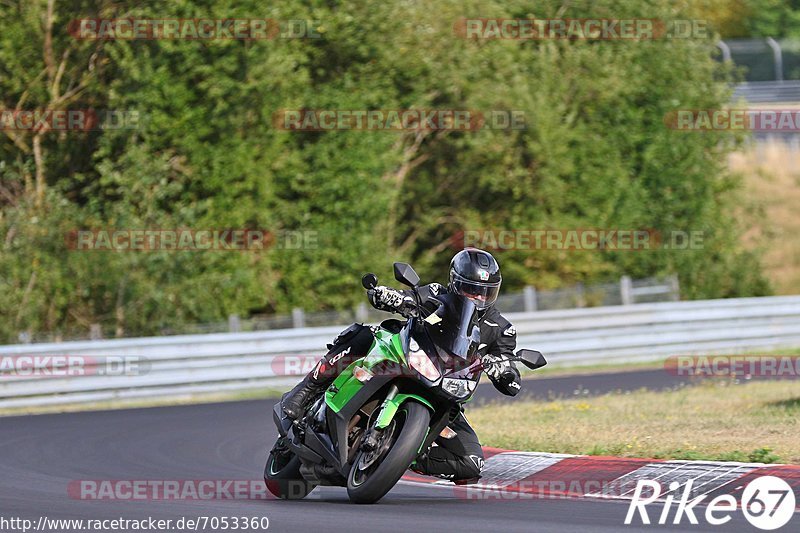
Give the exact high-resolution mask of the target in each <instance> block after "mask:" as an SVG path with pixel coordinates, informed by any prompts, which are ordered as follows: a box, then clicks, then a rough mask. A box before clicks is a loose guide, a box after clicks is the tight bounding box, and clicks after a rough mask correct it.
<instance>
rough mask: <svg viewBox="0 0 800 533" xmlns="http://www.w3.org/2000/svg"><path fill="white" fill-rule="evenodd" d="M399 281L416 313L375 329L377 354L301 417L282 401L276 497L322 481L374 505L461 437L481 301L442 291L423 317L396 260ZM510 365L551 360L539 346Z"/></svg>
mask: <svg viewBox="0 0 800 533" xmlns="http://www.w3.org/2000/svg"><path fill="white" fill-rule="evenodd" d="M394 275H395V279H397V281H399V282H400V283H402V284H404V285H406V286H408V287H411V289H412V293H413V294H414V297H415V299H416V302H417V312H416V313H414V314H415V315H416V316H412V317H411V318H409V319H408V320H406V321H405V322H403V321H400V320H397V319H388V320H384V321H383V322H382V323H381V324H380V326H379V327H373V328H372V329H373V334H374V341H373V343H372V346H371V348H370V350H369V351H368V353H367V354H366V355H365V356H364V357H362V358H360V359H358V360H356V361H354V362H353V363H352V364H350V365H349V366H348V367H347V368H346V369H344V370H343V371H342V373H341V374H340V375H339V376H337V378H336V379H335V380H334V381H333V383H332V384H331V385H330V386H329V387H328V389H327V390H326V391H325V392H324V393H323V394H322V395H321V396H320V397H319V398H318V399H317V400H316V401H314V402H312V403H311V405H309V406H308V407H307V408H306V410H305V413H304V414H303V416H302V417H300V418H299V419H298V420H296V421H295V420H292V419H290V418H289V417H287V416H286V414H285V413H284V412H283V409H282V404H283V398H282V399H281V402H279V403H276V404H275V407H274V410H273V420H274V422H275V425H276V426H277V428H278V433H279V437H278V439H277V441H276V442H275V445H274V446H273V448H272V450H271V451H270V452H269V455H268V457H267V463H266V465H265V468H264V481H265V482H266V485H267V489H268V490H269V491H270V492H271V493H272V494H273V495H274V496H276V497H278V498H282V499H302V498H304V497H305V496H307V495H308V494H309V493H310V492H311V491H312V490H313V489H314V488H315V487H316V486H318V485H329V486H344V487H347V494H348V496H349V498H350V500H351V501H352V502H355V503H374V502H376V501H378V500H380V499H381V498H382V497H383V496H384V495H385V494H386V493H387V492H389V490H391V489H392V487H394V485H395V484H396V483H397V482H398V481H399V480H400V478H401V477H402V476H403V474H404V473H405V471H406V470H407V469H408V468H409V466H411V465H412V463H413V461H414V460H415V459H416V458H417V457H418V456H419V455H420V454H421V453H422V452H424V451H426V450H428V449H429V448H430V446H431V445H432V444H433V442H434V441H435V440H436V439H437V438H439V437H440V436H441V437H443V438H448V437H449V438H452V437H453V436H455V432H454V431H453V430H452V429H450V428H449V427H448V423H451V422H452V421H453V420H455V418H456V417H457V416H458V414H459V413H460V412H461V410H462V406H463V404H464V403H465V402H467V401H469V400H470V398H471V397H472V395H473V393H474V392H475V390H476V388H477V385H478V382H479V380H480V377H481V373H482V370H483V366H482V363H481V359H480V357H479V356H478V354H477V352H478V346H479V344H480V328H479V326H478V316H477V312H476V311H477V310H476V308H475V304H474V303H473V302H472V301H471V300H469V299H468V298H465V297H463V296H459V295H455V294H449V293H447V294H441V295H439V296H437V297H436V301H437V305H438V308H437V310H436V311H435V312H433V313H431V314H430V315H428V316H427V317H423V316H422V306H421V304H420V298H419V294H418V292H417V288H418V287H419V281H420V278H419V276H418V275H417V273H416V272H415V271H414V269H413V268H412V267H411V266H410V265H408V264H406V263H394ZM377 281H378V279H377V277H376V276H375V275H374V274H366V275H365V276H364V277H363V278H362V285H363V286H364V288H365V289H371V288H374V287H375V286H376V285H377ZM509 360H510V361H517V362H520V363H522V364H523V365H525V366H526V367H528V368H530V369H532V370H535V369H537V368H541V367H543V366H545V365H546V364H547V361H546V360H545V358H544V356H543V355H542V354H541V353H540V352H538V351H535V350H525V349H523V350H519V351H518V352H517V353H516V354H515V355H514V356H511V357H509ZM299 386H300V385H298V387H299ZM290 393H291V392H290ZM290 393H287V394H290ZM285 397H286V395H284V398H285Z"/></svg>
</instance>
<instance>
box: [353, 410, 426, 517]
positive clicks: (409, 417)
mask: <svg viewBox="0 0 800 533" xmlns="http://www.w3.org/2000/svg"><path fill="white" fill-rule="evenodd" d="M430 422H431V415H430V412H429V411H428V409H427V408H426V407H425V406H423V405H422V404H420V403H417V402H413V401H409V402H406V403H404V404H403V405H402V406H401V407H400V409H398V411H397V414H396V415H395V417H394V419H392V422H391V423H390V424H389V425H388V426H387V427H386V428H385V429H383V430H381V432H380V435H378V445H377V446H376V447H375V449H374V450H372V451H370V452H365V451H363V450H362V451H360V452H358V454H357V455H356V457H355V460H354V461H353V466H352V467H351V468H350V473H349V474H348V476H347V494H348V496H350V500H351V501H353V502H355V503H375V502H376V501H378V500H380V499H381V498H383V496H385V495H386V493H387V492H389V491H390V490H391V489H392V487H394V486H395V484H396V483H397V482H398V481H399V480H400V478H401V477H403V473H404V472H405V471H406V470H407V469H408V467H409V466H410V465H411V463H412V462H413V461H414V459H416V457H417V453H418V452H419V448H420V446H422V443H423V441H424V440H425V437H426V436H427V435H428V427H429V425H430Z"/></svg>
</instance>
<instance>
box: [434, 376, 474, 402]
mask: <svg viewBox="0 0 800 533" xmlns="http://www.w3.org/2000/svg"><path fill="white" fill-rule="evenodd" d="M442 388H443V389H444V390H446V391H447V392H448V393H449V394H452V395H453V396H455V397H456V398H466V397H467V396H469V394H470V393H471V392H472V391H474V390H475V382H474V381H472V380H471V379H454V378H444V379H443V380H442Z"/></svg>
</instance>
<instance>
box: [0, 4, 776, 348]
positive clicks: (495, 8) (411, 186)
mask: <svg viewBox="0 0 800 533" xmlns="http://www.w3.org/2000/svg"><path fill="white" fill-rule="evenodd" d="M49 4H52V5H53V6H54V9H53V11H52V14H49V12H48V5H49ZM685 9H686V8H685V6H684V5H683V3H682V2H672V3H670V4H664V3H662V2H658V1H656V0H648V1H645V2H636V3H633V2H626V1H623V0H601V1H598V2H593V3H591V4H589V3H586V4H575V5H572V4H570V3H562V2H560V1H559V2H557V1H553V0H551V1H548V2H537V3H535V4H532V3H530V2H523V1H513V2H477V1H467V2H457V1H455V0H436V1H435V2H421V1H416V0H409V1H405V2H400V3H395V2H380V1H378V0H368V1H359V2H355V1H347V0H343V1H341V2H337V3H331V2H322V1H309V2H301V1H299V0H294V1H290V2H282V3H280V4H276V5H272V4H270V5H268V6H265V5H264V4H263V2H257V1H255V0H244V1H237V2H232V1H230V0H204V1H201V2H191V1H189V0H177V1H174V2H170V3H164V2H157V1H155V0H147V1H143V2H136V3H135V4H134V3H131V5H130V6H128V5H126V3H125V2H110V1H105V0H97V1H90V0H72V1H65V0H56V1H53V2H48V1H47V0H19V1H18V2H4V3H2V4H0V20H2V23H3V27H4V32H3V33H2V35H1V36H0V94H2V101H1V102H0V103H1V104H2V106H3V107H4V108H11V109H14V108H18V107H19V108H21V109H38V110H43V109H48V108H51V109H83V108H96V109H114V110H133V111H136V112H138V113H139V115H140V116H141V120H140V122H139V124H138V127H136V128H133V129H105V130H99V131H88V132H75V131H71V132H52V131H51V132H32V131H13V130H8V129H4V130H3V131H2V132H0V161H2V167H1V168H0V179H2V182H1V183H0V236H2V237H3V241H2V246H3V248H2V255H1V256H0V297H2V302H3V304H4V305H3V306H2V310H0V313H2V316H1V317H0V318H2V320H0V324H1V325H0V338H3V339H5V340H7V341H16V338H17V334H18V333H19V332H20V331H30V332H33V333H36V332H42V331H56V330H60V331H65V332H68V331H72V330H74V329H81V330H84V331H85V330H86V328H88V325H89V324H92V323H101V324H103V325H104V327H105V329H106V330H107V331H108V333H107V334H111V335H114V334H117V335H127V334H146V333H156V332H158V331H160V330H161V329H162V328H169V327H178V326H180V325H181V324H185V323H191V322H204V321H212V320H224V319H225V317H226V316H227V315H228V314H229V313H238V314H240V315H242V316H246V315H248V314H251V313H264V312H286V311H288V310H289V309H291V308H292V307H296V306H299V307H304V308H306V309H308V310H312V309H333V308H345V307H350V306H353V305H355V304H356V303H357V302H360V301H362V299H363V294H362V291H361V290H359V287H360V285H359V278H360V275H361V274H362V273H363V272H366V271H374V272H376V273H377V274H378V275H379V276H380V277H382V278H384V279H386V278H388V276H389V274H390V268H391V261H393V260H408V261H410V262H412V263H413V264H415V265H416V266H418V267H419V270H420V273H421V274H422V276H423V278H424V279H428V280H433V279H438V280H442V278H443V276H444V273H445V268H446V265H447V262H448V260H449V257H450V256H451V255H452V253H453V251H454V246H453V244H454V242H455V241H454V238H453V237H454V236H455V235H458V234H459V232H460V231H463V230H465V229H475V228H495V229H542V228H558V229H570V228H587V227H596V228H653V229H657V230H659V231H671V230H685V231H689V230H699V231H704V232H705V235H706V238H705V248H704V249H702V250H695V251H681V252H678V251H669V250H658V251H653V252H612V251H606V252H569V251H566V250H559V251H543V250H501V251H499V252H498V253H497V256H498V258H499V260H500V262H501V264H502V265H503V268H504V273H505V279H506V281H505V285H504V287H505V289H506V290H514V289H518V288H520V287H521V286H523V285H525V284H534V285H537V286H541V287H555V286H558V285H561V284H569V283H573V282H575V281H584V282H596V281H601V280H605V279H610V278H615V277H618V276H619V275H621V274H629V275H632V276H634V277H640V276H642V277H643V276H650V275H657V274H666V273H678V274H679V275H680V277H681V283H682V287H684V288H685V289H686V290H687V295H688V296H690V297H723V296H739V295H755V294H764V293H766V292H768V287H767V285H766V283H765V281H764V279H763V278H762V276H761V274H760V267H759V265H758V261H757V260H756V259H755V258H754V257H753V256H751V255H748V254H747V253H746V252H744V251H742V250H741V249H740V246H739V231H740V230H739V228H737V222H736V220H735V219H734V217H733V216H732V214H731V209H732V208H733V207H734V205H735V203H736V191H737V190H738V183H736V181H735V180H733V178H732V177H730V176H729V175H727V173H726V171H725V167H724V161H725V157H726V154H727V153H728V151H729V150H730V149H731V148H732V147H733V146H734V145H735V139H733V138H732V137H731V134H729V133H725V132H717V133H707V134H706V133H699V134H698V133H685V132H680V131H674V130H671V129H669V128H667V127H666V126H665V124H664V116H665V114H667V113H668V112H670V111H672V110H674V109H686V108H690V109H698V108H699V109H708V108H714V107H719V106H720V105H722V104H723V103H724V102H726V101H727V99H728V98H729V93H728V91H727V89H726V88H725V85H724V84H723V83H720V82H722V81H725V80H727V79H729V76H730V74H729V73H727V72H726V71H725V70H724V67H722V66H720V65H719V64H718V63H717V62H715V61H714V60H713V59H712V53H713V51H714V49H715V47H714V42H713V39H712V38H709V39H705V40H687V39H683V40H678V39H676V40H654V41H647V40H644V41H637V40H622V41H598V40H570V41H566V40H563V41H516V40H467V39H463V38H460V37H457V36H455V35H454V32H453V24H454V21H456V20H458V19H459V18H461V17H465V16H478V17H498V18H503V17H525V18H530V17H539V18H545V17H549V18H553V17H566V18H582V17H588V16H593V17H612V18H626V17H627V18H633V17H645V18H662V19H670V18H680V17H685V16H687V13H688V12H687V11H685ZM79 17H108V18H121V17H147V18H197V17H208V18H214V17H216V18H254V17H264V18H273V19H279V20H286V19H295V20H313V21H317V22H315V23H314V25H313V27H314V30H315V31H316V32H318V33H319V34H320V35H321V38H308V39H274V40H252V41H238V40H211V41H201V40H138V41H137V40H134V41H122V40H120V41H86V40H78V39H75V38H73V37H72V36H70V35H69V33H68V32H67V26H68V23H69V21H71V20H73V19H75V18H79ZM48 21H52V29H51V30H48V27H49V26H48ZM48 35H50V36H51V37H52V38H48ZM61 65H63V67H62V66H61ZM59 72H62V73H61V74H59ZM301 108H308V109H404V108H413V109H459V110H460V109H471V110H481V111H485V112H490V111H492V110H505V111H511V110H516V111H520V112H522V113H523V114H524V117H525V122H526V125H527V127H526V129H522V130H507V129H506V130H504V129H483V130H480V131H477V132H457V131H449V132H448V131H438V132H428V131H423V132H407V133H399V132H389V131H383V132H381V131H328V132H291V131H281V130H279V129H276V128H274V127H272V117H273V114H274V113H275V112H276V111H278V110H281V109H301ZM35 145H38V146H39V151H38V152H39V155H38V156H37V150H36V149H35ZM81 228H105V229H107V228H134V229H148V228H197V229H207V228H250V229H259V228H263V229H266V230H268V231H271V232H276V233H277V232H280V231H287V230H288V231H305V232H313V233H314V234H316V235H317V236H318V244H317V245H316V246H310V247H306V248H301V249H287V248H285V247H280V246H274V247H272V248H269V249H267V250H264V251H260V252H208V253H200V252H166V251H161V252H138V253H131V252H88V253H87V252H78V251H73V250H70V249H69V248H68V247H67V244H66V242H65V239H64V235H65V234H67V233H68V232H69V231H70V230H75V229H81Z"/></svg>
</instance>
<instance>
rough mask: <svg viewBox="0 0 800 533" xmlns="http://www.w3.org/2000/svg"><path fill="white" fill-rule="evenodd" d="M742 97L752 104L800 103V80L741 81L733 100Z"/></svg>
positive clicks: (735, 90)
mask: <svg viewBox="0 0 800 533" xmlns="http://www.w3.org/2000/svg"><path fill="white" fill-rule="evenodd" d="M740 98H743V99H745V100H747V102H749V103H751V104H781V103H782V104H790V103H795V104H796V103H800V81H751V82H746V83H740V84H738V85H737V86H736V88H735V89H734V92H733V100H734V101H736V100H738V99H740Z"/></svg>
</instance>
